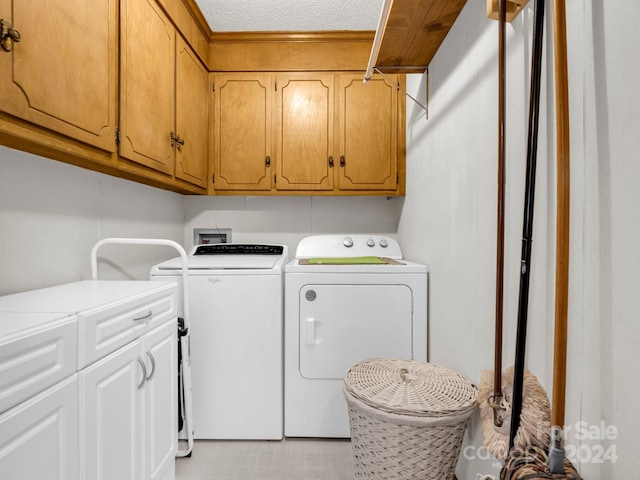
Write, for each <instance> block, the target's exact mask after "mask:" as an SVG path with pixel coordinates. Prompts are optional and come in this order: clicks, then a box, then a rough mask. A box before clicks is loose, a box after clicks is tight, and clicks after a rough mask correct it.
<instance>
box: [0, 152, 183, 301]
mask: <svg viewBox="0 0 640 480" xmlns="http://www.w3.org/2000/svg"><path fill="white" fill-rule="evenodd" d="M183 235H184V197H183V196H181V195H178V194H175V193H171V192H166V191H163V190H158V189H156V188H151V187H147V186H144V185H140V184H137V183H134V182H130V181H127V180H122V179H119V178H115V177H111V176H109V175H103V174H101V173H96V172H92V171H89V170H85V169H82V168H78V167H75V166H71V165H66V164H63V163H60V162H56V161H53V160H47V159H44V158H41V157H38V156H35V155H30V154H27V153H23V152H18V151H16V150H11V149H9V148H5V147H0V269H1V272H2V273H0V295H6V294H10V293H14V292H19V291H24V290H30V289H35V288H41V287H47V286H51V285H57V284H61V283H66V282H72V281H76V280H83V279H88V278H90V252H91V248H92V247H93V245H94V244H95V243H96V242H97V241H98V240H100V239H101V238H105V237H154V238H168V239H170V240H174V241H178V242H180V243H181V242H182V239H183ZM173 256H176V253H175V251H173V250H172V249H168V248H167V247H150V248H149V247H140V246H132V247H128V246H127V247H125V246H105V247H103V249H101V250H100V252H99V257H100V258H101V259H102V260H101V262H100V264H99V274H100V278H104V279H147V278H148V276H149V268H150V267H151V266H152V265H153V264H155V263H158V262H159V261H161V260H164V259H166V258H170V257H173Z"/></svg>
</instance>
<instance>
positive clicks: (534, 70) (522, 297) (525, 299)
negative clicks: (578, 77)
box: [509, 0, 545, 450]
mask: <svg viewBox="0 0 640 480" xmlns="http://www.w3.org/2000/svg"><path fill="white" fill-rule="evenodd" d="M544 2H545V0H536V2H535V7H534V10H535V14H534V24H533V26H534V30H533V42H532V43H533V53H532V55H531V95H530V99H529V129H528V140H527V165H526V183H525V192H524V193H525V195H524V218H523V232H522V260H521V264H520V293H519V296H518V326H517V332H516V358H515V364H514V378H513V398H512V401H511V429H510V432H509V450H511V449H512V448H513V445H514V441H515V438H516V434H517V433H518V428H519V427H520V414H521V412H522V389H523V385H524V363H525V347H526V336H527V313H528V312H527V311H528V306H529V277H530V273H531V242H532V232H533V204H534V199H535V184H536V158H537V151H538V123H539V122H538V120H539V114H540V76H541V71H542V34H543V31H544Z"/></svg>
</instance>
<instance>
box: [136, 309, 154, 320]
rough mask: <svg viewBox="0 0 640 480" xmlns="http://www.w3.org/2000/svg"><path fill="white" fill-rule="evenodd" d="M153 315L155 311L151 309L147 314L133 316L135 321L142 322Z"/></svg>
mask: <svg viewBox="0 0 640 480" xmlns="http://www.w3.org/2000/svg"><path fill="white" fill-rule="evenodd" d="M152 316H153V312H152V311H151V310H149V311H148V312H147V313H146V314H145V315H142V316H141V317H133V321H134V322H142V321H143V320H147V319H148V318H151V317H152Z"/></svg>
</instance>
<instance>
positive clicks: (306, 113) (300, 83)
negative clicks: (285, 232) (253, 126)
mask: <svg viewBox="0 0 640 480" xmlns="http://www.w3.org/2000/svg"><path fill="white" fill-rule="evenodd" d="M334 81H335V78H334V76H333V75H330V74H327V75H320V74H318V75H310V74H289V75H278V76H277V79H276V102H275V103H276V108H275V118H274V129H275V137H276V145H275V159H276V163H277V171H278V174H277V177H276V188H277V189H278V190H311V191H317V190H333V185H334V179H333V177H334V173H333V166H334V160H333V155H334V153H333V149H334V147H333V144H334V142H333V136H334V131H333V130H334V105H335V100H334V98H335V94H334V92H335V87H334Z"/></svg>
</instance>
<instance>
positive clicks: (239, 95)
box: [213, 74, 274, 191]
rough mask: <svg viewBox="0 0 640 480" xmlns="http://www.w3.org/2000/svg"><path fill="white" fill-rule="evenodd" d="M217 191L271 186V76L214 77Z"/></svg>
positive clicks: (214, 154) (214, 161)
mask: <svg viewBox="0 0 640 480" xmlns="http://www.w3.org/2000/svg"><path fill="white" fill-rule="evenodd" d="M213 85H214V95H213V97H214V115H213V143H214V145H213V164H214V183H213V186H214V189H215V190H216V191H234V190H250V191H265V190H266V191H268V190H271V185H272V173H271V172H272V170H273V169H272V166H271V162H272V160H271V156H272V153H271V149H272V117H271V111H272V102H273V100H272V95H273V91H274V84H273V76H272V75H261V74H255V75H253V74H217V75H213Z"/></svg>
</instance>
